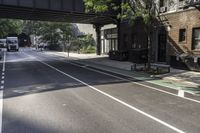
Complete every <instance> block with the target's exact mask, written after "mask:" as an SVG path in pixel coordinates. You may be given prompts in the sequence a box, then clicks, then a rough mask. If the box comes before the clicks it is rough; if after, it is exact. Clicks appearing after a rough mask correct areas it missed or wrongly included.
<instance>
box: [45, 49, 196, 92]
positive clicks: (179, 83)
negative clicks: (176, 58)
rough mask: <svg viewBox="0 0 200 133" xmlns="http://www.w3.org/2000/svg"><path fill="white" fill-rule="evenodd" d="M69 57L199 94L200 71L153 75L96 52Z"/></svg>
mask: <svg viewBox="0 0 200 133" xmlns="http://www.w3.org/2000/svg"><path fill="white" fill-rule="evenodd" d="M47 53H48V54H52V55H57V56H61V57H68V54H67V53H64V52H47ZM70 58H71V59H74V60H76V61H78V62H79V63H84V64H88V65H90V66H93V67H96V68H99V69H105V70H109V71H112V72H117V73H119V74H124V75H127V76H130V77H133V78H135V79H138V80H144V81H146V82H149V83H152V84H156V85H160V86H165V87H168V88H172V89H176V90H180V89H182V90H185V91H186V92H188V93H191V94H196V95H198V94H200V73H199V72H191V71H186V70H179V69H173V68H171V72H170V73H168V74H162V75H156V77H154V76H153V75H150V74H147V73H144V72H135V71H131V65H132V63H131V62H120V61H114V60H110V59H109V58H108V56H107V55H101V56H97V55H96V54H76V53H70Z"/></svg>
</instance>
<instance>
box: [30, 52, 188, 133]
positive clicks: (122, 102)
mask: <svg viewBox="0 0 200 133" xmlns="http://www.w3.org/2000/svg"><path fill="white" fill-rule="evenodd" d="M27 55H28V54H27ZM29 56H31V55H29ZM35 59H36V60H37V61H39V62H41V63H42V64H44V65H46V66H48V67H50V68H51V69H53V70H55V71H57V72H59V73H61V74H63V75H65V76H67V77H69V78H72V79H74V80H76V81H78V82H80V83H82V84H83V85H85V86H88V87H89V88H91V89H93V90H95V91H97V92H99V93H101V94H103V95H104V96H107V97H109V98H110V99H112V100H114V101H116V102H118V103H121V104H122V105H124V106H126V107H128V108H130V109H132V110H134V111H136V112H138V113H140V114H142V115H144V116H146V117H148V118H150V119H152V120H154V121H156V122H158V123H160V124H162V125H164V126H166V127H168V128H170V129H172V130H174V131H176V132H177V133H186V132H184V131H182V130H180V129H178V128H176V127H174V126H172V125H170V124H168V123H166V122H164V121H162V120H160V119H158V118H156V117H154V116H152V115H150V114H148V113H145V112H143V111H142V110H140V109H138V108H136V107H134V106H132V105H130V104H128V103H126V102H124V101H122V100H120V99H118V98H116V97H114V96H111V95H110V94H108V93H105V92H103V91H101V90H99V89H97V88H95V87H93V86H91V85H89V84H87V83H85V82H83V81H81V80H79V79H77V78H75V77H73V76H71V75H69V74H67V73H65V72H63V71H61V70H59V69H57V68H55V67H53V66H51V65H49V64H47V63H45V62H43V61H41V60H39V59H37V58H36V57H35Z"/></svg>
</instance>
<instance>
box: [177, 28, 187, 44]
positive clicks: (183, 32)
mask: <svg viewBox="0 0 200 133" xmlns="http://www.w3.org/2000/svg"><path fill="white" fill-rule="evenodd" d="M184 41H186V29H180V30H179V42H184Z"/></svg>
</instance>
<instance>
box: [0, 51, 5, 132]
mask: <svg viewBox="0 0 200 133" xmlns="http://www.w3.org/2000/svg"><path fill="white" fill-rule="evenodd" d="M5 62H6V54H5V52H4V58H3V68H2V71H3V72H4V71H5ZM3 89H4V86H1V90H0V133H2V122H3V121H2V117H3Z"/></svg>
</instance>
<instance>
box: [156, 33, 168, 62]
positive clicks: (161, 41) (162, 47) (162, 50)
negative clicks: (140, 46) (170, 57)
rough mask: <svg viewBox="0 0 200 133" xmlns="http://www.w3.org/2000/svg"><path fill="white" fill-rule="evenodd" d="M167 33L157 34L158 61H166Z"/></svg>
mask: <svg viewBox="0 0 200 133" xmlns="http://www.w3.org/2000/svg"><path fill="white" fill-rule="evenodd" d="M166 46H167V35H166V34H165V33H161V34H159V35H158V62H166V48H167V47H166Z"/></svg>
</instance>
